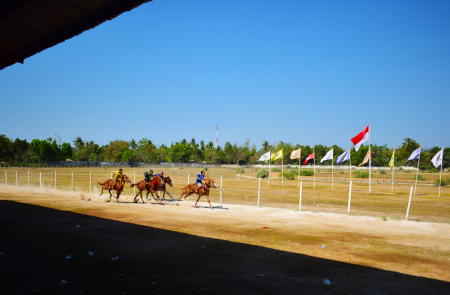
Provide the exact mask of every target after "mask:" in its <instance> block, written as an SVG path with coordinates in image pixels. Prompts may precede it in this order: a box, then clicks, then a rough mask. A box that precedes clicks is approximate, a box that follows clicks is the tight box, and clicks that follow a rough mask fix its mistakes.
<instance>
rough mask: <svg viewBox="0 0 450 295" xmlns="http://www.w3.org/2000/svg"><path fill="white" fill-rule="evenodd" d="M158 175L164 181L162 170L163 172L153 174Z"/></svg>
mask: <svg viewBox="0 0 450 295" xmlns="http://www.w3.org/2000/svg"><path fill="white" fill-rule="evenodd" d="M156 176H159V177H160V178H161V181H162V182H163V183H164V172H162V171H161V173H159V174H155V175H153V177H156Z"/></svg>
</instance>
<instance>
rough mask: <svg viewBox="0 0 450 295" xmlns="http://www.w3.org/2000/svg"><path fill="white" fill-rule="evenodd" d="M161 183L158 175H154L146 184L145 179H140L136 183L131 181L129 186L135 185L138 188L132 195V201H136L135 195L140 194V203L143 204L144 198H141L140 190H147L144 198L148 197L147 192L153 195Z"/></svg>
mask: <svg viewBox="0 0 450 295" xmlns="http://www.w3.org/2000/svg"><path fill="white" fill-rule="evenodd" d="M161 185H162V181H161V177H159V175H158V176H155V177H154V178H153V179H152V181H151V182H150V183H149V184H148V185H146V183H145V180H141V181H139V182H137V183H132V184H131V187H133V186H136V187H137V188H138V190H139V192H138V193H137V194H136V196H134V202H135V203H137V200H138V199H137V197H138V196H139V195H140V196H141V200H142V204H144V198H142V191H144V190H145V191H147V196H146V197H145V199H148V194H149V193H152V196H153V193H155V194H156V192H157V190H158V187H161ZM153 198H155V197H153ZM158 199H159V198H158ZM155 201H156V199H155ZM158 201H161V200H158Z"/></svg>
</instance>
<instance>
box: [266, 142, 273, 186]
mask: <svg viewBox="0 0 450 295" xmlns="http://www.w3.org/2000/svg"><path fill="white" fill-rule="evenodd" d="M271 157H272V152H271V151H270V150H269V179H268V180H267V186H270V158H271Z"/></svg>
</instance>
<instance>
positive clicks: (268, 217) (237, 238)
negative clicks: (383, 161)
mask: <svg viewBox="0 0 450 295" xmlns="http://www.w3.org/2000/svg"><path fill="white" fill-rule="evenodd" d="M154 170H155V171H157V170H156V169H154ZM15 171H17V175H18V178H17V186H16V182H15V175H16V172H15ZM111 171H112V170H111V169H110V170H108V169H104V168H77V169H70V168H58V169H56V176H57V178H56V180H57V182H56V187H57V189H55V188H54V186H55V169H50V168H46V169H30V185H29V186H28V169H15V168H10V169H8V171H7V178H8V185H5V184H0V252H1V255H0V276H1V277H2V278H3V283H2V284H1V285H0V293H1V294H35V293H45V294H142V293H154V294H274V293H282V294H298V293H304V294H349V293H350V294H392V293H404V292H408V293H409V294H426V293H429V294H446V293H448V290H450V225H449V216H450V215H449V213H450V201H449V196H450V195H449V189H448V188H447V187H443V188H442V192H441V193H442V194H441V197H438V195H437V192H438V191H437V189H438V188H437V187H435V186H430V185H424V184H421V185H418V187H417V194H418V195H416V196H413V198H412V204H411V211H410V215H409V216H410V218H409V221H405V220H404V219H405V214H406V208H407V204H408V199H409V189H410V185H395V186H394V194H391V193H390V189H391V186H390V184H386V183H378V184H376V183H373V185H372V194H370V195H369V193H368V184H367V182H361V183H358V182H354V183H353V193H352V203H351V212H350V213H351V214H350V215H348V214H346V213H347V204H348V186H349V183H348V182H335V183H334V189H333V190H331V183H330V182H328V181H326V180H325V179H322V180H321V181H316V188H315V189H314V181H313V178H312V177H309V178H307V177H305V178H303V182H302V183H303V191H302V211H301V212H299V211H298V207H299V188H298V181H297V180H292V181H286V180H285V181H284V186H283V187H282V183H281V180H279V179H275V178H273V179H271V180H270V186H268V183H267V179H265V180H264V179H263V180H262V181H261V194H260V208H257V207H256V204H257V196H258V182H259V180H258V179H251V178H245V177H244V176H243V175H242V176H241V178H240V179H239V178H231V176H230V177H224V178H223V184H222V186H223V190H222V204H220V202H219V201H220V185H221V183H220V176H219V177H217V176H214V173H215V171H209V170H208V174H209V175H211V174H213V177H214V178H215V179H216V180H217V181H216V182H217V184H218V186H219V188H217V189H215V190H213V191H212V192H211V201H212V203H213V207H214V208H213V209H210V208H209V206H208V204H207V203H206V199H201V200H200V202H199V206H198V207H194V206H193V205H194V201H195V197H193V196H192V197H191V198H190V200H189V201H178V200H174V199H170V198H168V199H166V200H164V201H163V202H162V203H158V202H155V201H154V200H153V199H148V200H145V204H142V203H141V202H138V203H133V197H134V194H133V193H134V192H133V189H130V188H129V187H127V188H126V189H125V193H124V194H123V195H122V196H121V197H120V199H119V203H116V202H115V200H113V201H112V202H105V200H106V199H107V195H105V194H104V195H103V196H99V195H98V193H99V191H100V189H99V188H100V186H99V185H96V181H97V180H98V181H102V182H103V181H104V180H106V179H108V178H109V177H110V175H111ZM158 171H159V170H158ZM72 172H73V173H74V178H73V179H74V182H73V191H72ZM143 172H144V170H142V169H125V174H127V175H129V176H130V175H131V179H133V178H134V174H135V173H136V180H140V178H141V177H140V175H142V173H143ZM192 172H194V171H192ZM195 172H196V171H195ZM222 172H223V171H222ZM230 172H231V171H230ZM3 173H4V172H3ZM39 174H40V175H41V180H42V187H39ZM166 174H169V173H167V170H166ZM189 174H190V173H189ZM3 175H4V174H3ZM91 175H92V178H91ZM138 175H139V176H138ZM171 176H172V178H173V183H174V186H173V187H172V188H169V192H170V193H171V194H172V196H173V197H175V198H176V197H178V196H179V195H180V191H181V188H182V187H183V186H184V185H186V184H187V182H188V177H187V176H185V175H182V173H181V172H180V175H177V173H176V172H175V171H174V172H173V174H172V175H171ZM235 176H236V174H234V177H235ZM90 179H92V186H90ZM189 180H190V182H193V181H194V177H193V176H192V177H190V179H189ZM3 181H5V182H6V180H5V179H4V178H3V179H1V178H0V182H3ZM90 191H91V192H90ZM419 194H420V195H419ZM89 252H93V253H94V255H89V254H88V253H89ZM67 255H71V258H70V259H68V258H66V257H67ZM116 257H118V259H115V258H116ZM112 258H114V259H112ZM62 280H66V281H67V284H66V283H61V281H62ZM324 280H328V281H329V282H330V284H329V285H328V284H324ZM325 282H326V281H325Z"/></svg>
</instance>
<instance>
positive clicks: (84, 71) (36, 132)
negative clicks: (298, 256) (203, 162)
mask: <svg viewBox="0 0 450 295" xmlns="http://www.w3.org/2000/svg"><path fill="white" fill-rule="evenodd" d="M449 15H450V2H449V1H298V0H295V1H294V0H293V1H287V0H285V1H253V0H246V1H237V0H230V1H207V0H197V1H195V0H194V1H182V0H165V1H162V0H154V1H152V2H150V3H147V4H145V5H142V6H140V7H138V8H137V9H134V10H132V11H130V12H128V13H125V14H123V15H121V16H119V17H117V18H116V19H114V20H112V21H108V22H106V23H104V24H102V25H100V26H98V27H96V28H94V29H92V30H89V31H87V32H84V33H83V34H81V35H79V36H76V37H74V38H72V39H70V40H68V41H66V42H64V43H61V44H59V45H57V46H54V47H52V48H49V49H47V50H45V51H43V52H41V53H39V54H37V55H35V56H32V57H30V58H28V59H26V60H25V63H24V64H23V65H22V64H15V65H13V66H10V67H8V68H6V69H4V70H2V71H0V99H1V105H2V107H1V110H2V111H1V113H2V124H1V128H0V133H3V134H6V136H8V137H10V138H13V139H14V138H16V137H19V138H25V139H28V140H32V139H33V138H40V139H44V138H48V137H54V135H55V134H58V135H59V136H60V137H61V138H62V140H63V141H66V142H72V141H73V139H74V138H75V137H76V136H81V137H82V138H83V139H85V140H94V141H96V142H97V143H99V144H107V143H109V141H112V140H115V139H124V140H131V139H132V138H135V139H136V140H139V139H141V138H144V137H145V138H149V139H151V140H152V141H153V142H154V143H156V144H162V143H164V144H170V143H171V141H172V140H173V141H179V140H181V139H183V138H186V139H188V140H190V139H191V138H193V137H194V138H196V140H197V141H200V140H204V141H214V135H215V126H216V124H218V125H219V144H221V145H223V144H224V143H225V141H230V142H232V143H238V144H242V143H243V142H244V141H245V139H247V138H248V139H250V140H251V143H252V144H256V145H257V147H258V148H260V147H261V143H262V142H263V141H264V140H268V141H269V142H270V143H276V142H279V141H280V140H281V141H284V142H291V143H300V144H305V145H306V144H308V145H314V144H323V145H332V144H337V145H339V146H341V147H343V148H346V147H349V146H350V145H351V141H350V138H351V137H353V136H355V135H356V134H357V133H359V132H360V131H361V130H362V129H364V127H365V126H367V124H369V123H370V124H371V129H372V130H371V131H372V132H371V133H372V134H371V137H372V143H375V144H379V145H383V144H387V145H388V146H389V147H393V146H394V145H397V146H398V145H399V144H401V142H402V139H403V138H405V137H412V138H414V139H416V140H417V141H418V142H419V143H421V144H422V145H423V146H425V147H432V146H434V145H435V144H436V141H438V144H439V145H446V146H449V145H450V136H449V132H448V129H449V126H450V116H449V115H448V111H449V107H450V18H449V17H448V16H449Z"/></svg>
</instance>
